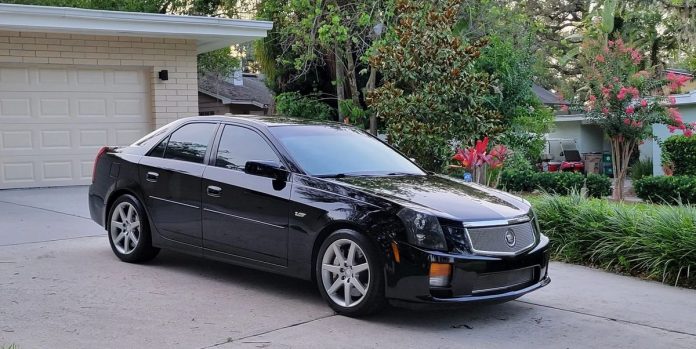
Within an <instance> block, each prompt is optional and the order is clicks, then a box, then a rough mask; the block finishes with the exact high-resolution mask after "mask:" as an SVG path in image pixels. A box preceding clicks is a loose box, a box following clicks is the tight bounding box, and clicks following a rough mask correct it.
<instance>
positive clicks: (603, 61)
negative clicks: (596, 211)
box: [583, 39, 694, 200]
mask: <svg viewBox="0 0 696 349" xmlns="http://www.w3.org/2000/svg"><path fill="white" fill-rule="evenodd" d="M583 51H584V53H585V55H584V56H585V60H584V62H583V67H584V77H585V78H586V79H587V81H588V83H589V89H588V93H587V99H586V101H585V103H584V108H585V112H586V113H587V116H588V117H589V118H591V119H593V120H594V121H595V122H596V123H597V124H598V125H599V126H601V127H602V128H603V129H604V132H605V133H606V134H607V136H608V137H609V139H610V142H611V148H612V161H613V164H612V165H613V170H614V181H615V182H614V193H613V197H614V199H617V200H623V197H624V195H623V185H624V181H625V178H626V174H627V170H628V161H629V159H630V156H631V154H632V153H633V151H634V150H635V149H636V147H638V145H640V144H641V143H642V142H643V141H644V140H645V139H648V138H650V137H653V134H652V125H653V124H663V125H667V127H669V128H670V130H671V131H676V130H681V131H683V132H684V134H685V135H691V134H692V132H693V129H694V125H686V124H684V122H683V120H682V119H681V116H680V115H679V111H678V110H677V109H675V108H672V107H671V106H672V105H673V104H674V99H673V98H672V97H668V96H664V95H661V94H660V93H659V92H661V91H662V89H663V87H665V86H668V87H669V88H670V90H672V91H675V90H677V89H679V88H680V87H681V86H683V85H684V84H685V83H686V82H687V80H684V79H683V78H681V77H677V76H676V75H675V76H669V75H668V76H667V77H666V78H656V77H655V74H654V72H652V71H650V70H645V69H641V67H642V66H643V65H644V64H643V56H642V54H641V53H640V52H639V51H637V50H635V49H633V48H631V47H630V46H628V45H626V44H625V43H624V42H623V41H622V40H621V39H617V40H616V41H611V40H609V41H607V43H606V45H603V44H600V43H599V42H597V41H590V42H587V43H586V44H585V45H584V46H583Z"/></svg>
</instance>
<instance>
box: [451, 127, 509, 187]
mask: <svg viewBox="0 0 696 349" xmlns="http://www.w3.org/2000/svg"><path fill="white" fill-rule="evenodd" d="M488 143H489V139H488V137H484V138H483V140H478V141H476V144H475V145H474V146H471V147H466V148H459V149H457V152H456V153H455V154H454V156H453V157H452V160H455V161H457V162H458V163H459V164H457V165H452V166H450V168H454V169H464V170H465V171H468V172H469V173H471V176H472V180H473V181H474V182H476V183H481V184H487V185H491V186H496V185H497V182H498V179H499V178H498V177H499V175H500V169H501V168H502V167H503V163H504V162H505V159H506V158H507V156H508V154H509V150H508V149H507V147H505V146H504V145H502V144H498V145H495V146H493V148H491V150H490V151H488ZM487 170H491V171H490V172H489V171H487Z"/></svg>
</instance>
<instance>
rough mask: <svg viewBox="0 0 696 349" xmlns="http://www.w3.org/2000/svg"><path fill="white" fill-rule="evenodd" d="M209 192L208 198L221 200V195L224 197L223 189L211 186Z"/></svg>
mask: <svg viewBox="0 0 696 349" xmlns="http://www.w3.org/2000/svg"><path fill="white" fill-rule="evenodd" d="M207 192H208V196H212V197H216V198H219V197H220V195H222V188H220V187H216V186H214V185H209V186H208V189H207Z"/></svg>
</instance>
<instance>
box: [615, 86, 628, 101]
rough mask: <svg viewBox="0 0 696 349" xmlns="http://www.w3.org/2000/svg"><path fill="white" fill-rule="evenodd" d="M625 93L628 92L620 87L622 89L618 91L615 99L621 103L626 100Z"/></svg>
mask: <svg viewBox="0 0 696 349" xmlns="http://www.w3.org/2000/svg"><path fill="white" fill-rule="evenodd" d="M627 92H628V90H626V88H625V87H622V88H621V89H620V90H619V93H617V94H616V99H618V100H620V101H622V100H623V99H624V98H626V93H627Z"/></svg>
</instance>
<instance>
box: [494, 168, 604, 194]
mask: <svg viewBox="0 0 696 349" xmlns="http://www.w3.org/2000/svg"><path fill="white" fill-rule="evenodd" d="M583 185H585V186H586V187H587V195H589V196H592V197H602V196H607V195H609V194H611V180H610V179H609V178H607V177H606V176H602V175H598V174H589V175H588V176H587V177H585V176H583V175H582V174H581V173H576V172H534V171H532V170H526V169H525V170H522V171H516V170H514V169H503V173H502V174H501V176H500V184H499V185H498V186H499V187H500V188H502V189H505V190H508V191H515V192H531V191H533V190H535V189H539V190H542V191H545V192H548V193H555V194H559V195H568V194H570V193H572V192H579V191H581V188H582V187H583Z"/></svg>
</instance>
